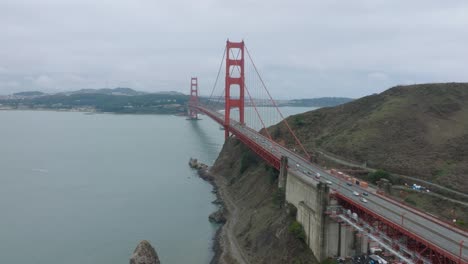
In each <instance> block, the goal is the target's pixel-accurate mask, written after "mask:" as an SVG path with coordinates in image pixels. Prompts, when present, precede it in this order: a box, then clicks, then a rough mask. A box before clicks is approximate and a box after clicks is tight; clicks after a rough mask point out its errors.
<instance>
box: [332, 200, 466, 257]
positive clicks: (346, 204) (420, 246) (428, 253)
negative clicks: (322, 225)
mask: <svg viewBox="0 0 468 264" xmlns="http://www.w3.org/2000/svg"><path fill="white" fill-rule="evenodd" d="M334 197H335V198H336V199H337V201H338V203H339V204H340V205H341V206H343V208H345V209H350V210H351V211H352V212H355V213H357V215H358V216H359V218H360V219H362V220H363V221H365V222H366V223H368V224H369V225H370V226H373V227H376V228H377V229H378V230H380V231H381V232H383V233H385V234H386V235H387V236H388V237H390V238H392V239H393V240H394V241H396V240H398V242H399V243H404V244H405V245H406V247H407V248H408V249H411V250H413V251H414V252H418V253H419V255H421V256H423V257H424V258H426V259H429V260H430V261H431V262H432V263H437V264H456V263H460V264H465V263H466V262H465V261H464V260H463V259H462V258H461V256H455V255H453V254H452V253H450V252H448V251H446V250H444V249H442V248H440V247H438V246H437V245H435V244H433V243H432V242H431V241H428V240H426V239H424V238H422V237H420V236H418V235H416V234H414V233H412V232H411V230H408V229H406V228H404V227H403V226H401V225H398V224H395V223H393V222H391V221H389V220H387V219H385V218H384V217H383V216H381V215H379V214H378V213H376V212H373V211H371V210H369V209H367V208H365V207H364V206H362V205H360V204H359V203H356V202H355V201H353V200H351V199H349V198H348V197H346V196H344V195H342V194H340V193H338V192H337V193H334ZM402 218H403V216H402ZM394 246H395V247H396V249H398V248H397V247H398V245H397V243H395V244H394ZM462 246H463V244H461V245H460V248H461V247H462ZM460 255H461V253H460ZM421 263H422V261H421Z"/></svg>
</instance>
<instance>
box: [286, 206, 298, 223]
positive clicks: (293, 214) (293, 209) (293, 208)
mask: <svg viewBox="0 0 468 264" xmlns="http://www.w3.org/2000/svg"><path fill="white" fill-rule="evenodd" d="M286 207H287V210H288V215H289V216H290V217H291V218H293V219H296V216H297V208H296V206H294V204H290V203H287V204H286Z"/></svg>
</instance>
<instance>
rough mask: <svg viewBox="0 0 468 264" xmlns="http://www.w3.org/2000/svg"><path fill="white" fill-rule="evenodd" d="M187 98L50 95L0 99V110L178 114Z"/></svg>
mask: <svg viewBox="0 0 468 264" xmlns="http://www.w3.org/2000/svg"><path fill="white" fill-rule="evenodd" d="M187 101H188V96H187V95H170V94H143V95H134V96H122V95H114V94H102V93H87V92H85V93H76V94H69V95H68V94H54V95H44V96H40V97H31V98H8V99H2V100H0V105H2V108H3V109H32V110H34V109H51V110H75V111H97V112H113V113H136V114H182V113H185V112H186V106H185V105H186V103H187Z"/></svg>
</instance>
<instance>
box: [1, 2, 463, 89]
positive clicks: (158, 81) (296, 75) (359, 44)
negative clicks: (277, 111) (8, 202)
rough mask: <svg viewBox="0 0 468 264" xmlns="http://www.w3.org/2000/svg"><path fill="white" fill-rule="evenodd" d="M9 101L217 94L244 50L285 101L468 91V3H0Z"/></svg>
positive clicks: (4, 82)
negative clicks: (415, 88)
mask: <svg viewBox="0 0 468 264" xmlns="http://www.w3.org/2000/svg"><path fill="white" fill-rule="evenodd" d="M0 33H1V34H0V94H9V93H12V92H16V91H26V90H41V91H47V92H57V91H66V90H76V89H81V88H103V87H117V86H120V87H131V88H134V89H137V90H143V91H167V90H174V91H181V92H184V93H188V89H189V82H190V77H191V76H198V77H199V82H200V89H201V90H202V93H205V94H209V91H210V90H211V87H212V86H213V82H214V80H215V78H216V73H217V71H218V67H219V62H220V60H221V55H222V52H223V50H224V45H225V42H226V39H227V38H229V39H231V40H233V41H237V40H241V39H244V40H245V42H246V45H247V47H248V48H249V50H250V52H251V54H252V56H253V59H254V60H255V63H256V64H257V67H258V68H259V70H260V72H261V74H262V76H263V78H264V80H265V81H266V83H267V86H268V87H269V90H270V91H271V93H272V94H273V97H275V98H304V97H320V96H347V97H354V98H357V97H360V96H363V95H368V94H372V93H376V92H381V91H383V90H385V89H387V88H389V87H391V86H394V85H398V84H413V83H426V82H452V81H454V82H467V81H468V1H440V0H414V1H408V0H387V1H382V0H365V1H357V0H355V1H345V0H336V1H333V0H327V1H312V0H304V1H294V0H289V1H286V0H268V1H264V0H237V1H224V0H197V1H194V0H182V1H180V0H171V1H158V0H14V1H10V0H0Z"/></svg>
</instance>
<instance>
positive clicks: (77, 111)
mask: <svg viewBox="0 0 468 264" xmlns="http://www.w3.org/2000/svg"><path fill="white" fill-rule="evenodd" d="M1 111H41V112H71V113H85V114H115V115H173V116H186V114H185V113H184V112H177V113H138V112H134V113H131V112H128V113H124V112H103V111H98V110H84V109H49V108H22V109H17V108H0V112H1Z"/></svg>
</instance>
